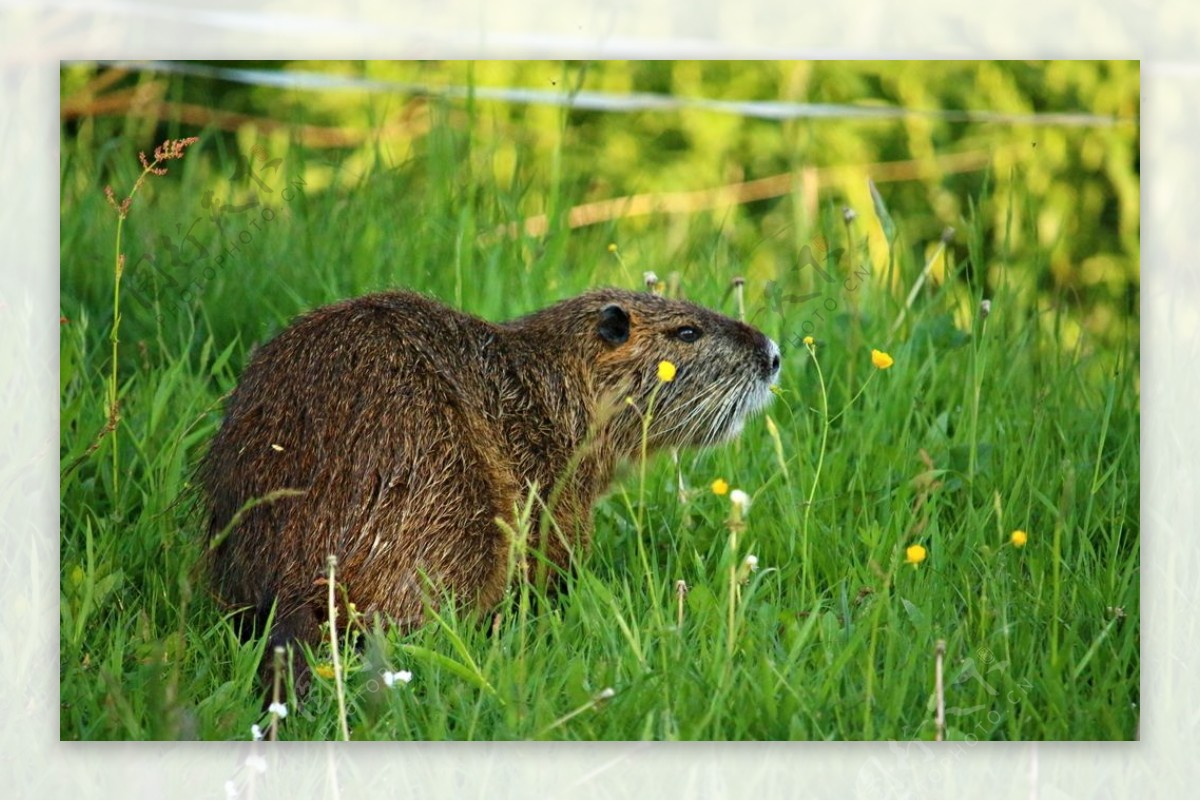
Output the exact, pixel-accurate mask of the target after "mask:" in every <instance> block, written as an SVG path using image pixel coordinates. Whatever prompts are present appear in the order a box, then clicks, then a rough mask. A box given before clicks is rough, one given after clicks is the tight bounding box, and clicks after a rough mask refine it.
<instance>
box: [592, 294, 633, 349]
mask: <svg viewBox="0 0 1200 801" xmlns="http://www.w3.org/2000/svg"><path fill="white" fill-rule="evenodd" d="M596 330H597V331H598V332H599V334H600V338H601V339H603V340H604V341H605V342H607V343H608V344H610V345H620V344H621V343H622V342H624V341H626V340H627V339H629V315H628V314H627V313H626V311H625V310H624V309H622V308H621V307H620V306H618V305H617V304H615V303H610V304H608V305H607V306H605V307H604V308H603V309H601V310H600V325H599V327H598V328H597V329H596Z"/></svg>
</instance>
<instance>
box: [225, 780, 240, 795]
mask: <svg viewBox="0 0 1200 801" xmlns="http://www.w3.org/2000/svg"><path fill="white" fill-rule="evenodd" d="M225 797H226V798H237V797H238V789H237V782H235V781H234V780H233V779H226V780H225Z"/></svg>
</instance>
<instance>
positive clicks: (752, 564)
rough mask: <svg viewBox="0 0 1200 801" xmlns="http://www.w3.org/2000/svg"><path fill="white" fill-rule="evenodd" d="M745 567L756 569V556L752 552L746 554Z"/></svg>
mask: <svg viewBox="0 0 1200 801" xmlns="http://www.w3.org/2000/svg"><path fill="white" fill-rule="evenodd" d="M746 567H748V568H750V569H751V570H752V571H753V570H758V557H757V556H755V555H754V554H752V553H748V554H746Z"/></svg>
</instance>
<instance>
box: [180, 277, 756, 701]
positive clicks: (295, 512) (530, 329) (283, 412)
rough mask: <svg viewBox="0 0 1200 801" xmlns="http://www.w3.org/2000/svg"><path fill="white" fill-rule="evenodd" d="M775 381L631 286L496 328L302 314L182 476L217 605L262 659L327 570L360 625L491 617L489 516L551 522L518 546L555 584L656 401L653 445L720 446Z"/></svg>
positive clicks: (456, 319) (406, 302) (293, 623)
mask: <svg viewBox="0 0 1200 801" xmlns="http://www.w3.org/2000/svg"><path fill="white" fill-rule="evenodd" d="M664 360H666V361H670V362H671V363H672V364H674V365H675V366H676V368H677V374H676V376H675V377H674V379H673V380H671V381H669V382H663V381H662V380H661V379H660V378H659V376H658V368H659V364H660V362H661V361H664ZM778 374H779V348H778V347H777V346H776V344H775V343H774V342H773V341H771V340H770V339H768V338H767V337H766V336H764V335H763V334H762V333H760V332H759V331H757V330H756V329H754V328H751V327H750V326H748V325H746V324H744V323H740V322H737V321H735V320H732V319H730V318H728V317H725V316H723V315H720V314H717V313H716V312H713V311H710V310H708V309H705V308H702V307H700V306H696V305H694V304H691V303H688V302H685V301H680V300H669V299H666V298H663V297H661V296H658V295H654V294H651V293H648V292H629V291H624V290H617V289H601V290H595V291H591V292H587V293H585V294H583V295H580V296H577V297H574V298H571V299H568V300H565V301H562V302H560V303H558V304H555V305H553V306H550V307H549V308H546V309H544V310H542V311H539V312H535V313H533V314H530V315H528V316H526V317H522V318H519V319H517V320H513V321H510V322H507V323H499V324H494V323H489V322H486V321H483V320H480V319H478V318H475V317H471V316H468V315H466V314H463V313H460V312H458V311H455V310H454V309H451V308H449V307H447V306H444V305H442V304H441V303H438V302H437V301H434V300H431V299H429V298H427V297H424V296H421V295H418V294H415V293H411V292H386V293H380V294H375V295H368V296H366V297H362V298H358V299H354V300H349V301H344V302H341V303H337V304H334V305H331V306H326V307H324V308H320V309H317V310H315V311H312V312H310V313H308V314H306V315H304V316H302V317H300V318H299V319H298V320H296V321H295V322H294V323H293V324H292V325H291V326H290V327H288V328H287V329H285V330H284V331H283V332H282V333H280V334H279V335H278V336H277V337H275V338H274V339H273V340H272V341H270V342H268V343H267V344H266V345H264V346H263V347H262V348H260V349H259V350H258V351H257V353H255V355H254V356H253V358H252V359H251V361H250V363H249V365H248V366H247V367H246V368H245V370H244V372H243V374H242V377H241V381H240V383H239V385H238V386H237V388H236V389H235V390H234V391H233V393H232V395H231V397H230V399H229V401H228V404H227V407H226V411H225V420H224V423H223V425H222V426H221V428H220V431H219V432H218V433H217V435H216V437H215V438H214V439H213V442H212V444H211V446H210V448H209V450H208V453H207V454H206V455H205V457H204V460H203V462H202V463H201V466H200V470H199V473H198V478H199V482H198V483H199V486H200V490H201V491H202V493H203V495H204V501H205V504H206V507H207V509H206V511H207V513H208V521H207V522H208V532H209V538H210V543H212V545H213V548H212V551H211V555H212V559H213V565H212V567H213V568H214V574H215V575H214V578H215V583H216V588H217V592H218V594H219V595H220V596H221V597H222V598H223V600H224V601H225V602H226V603H229V604H233V605H238V606H241V607H244V608H245V612H246V614H247V615H248V616H249V618H251V620H250V623H251V626H252V627H258V626H261V625H263V623H265V621H266V620H267V617H268V615H269V614H270V613H271V610H272V608H273V607H275V617H274V624H273V626H272V630H271V636H270V638H269V644H271V645H283V644H287V643H289V642H292V641H294V640H303V641H307V642H309V643H315V642H317V641H318V638H319V636H320V624H321V622H322V621H323V620H325V619H326V618H327V616H328V613H327V609H326V600H327V589H326V588H325V587H324V586H321V584H322V582H321V581H320V579H321V578H322V577H323V576H324V575H325V574H326V559H327V556H328V555H330V554H333V555H335V556H336V557H337V564H338V570H337V581H338V584H339V585H341V586H343V587H344V588H345V591H346V599H348V600H349V601H351V602H353V603H354V605H355V607H356V609H357V610H358V611H359V612H360V613H364V614H367V615H373V614H380V615H382V616H383V617H384V618H386V619H388V620H390V621H392V622H393V623H398V624H401V625H411V624H415V623H417V622H419V621H420V619H421V615H422V610H423V599H424V598H428V597H429V590H430V589H432V588H437V587H440V588H442V589H449V590H451V591H453V592H454V594H455V596H456V597H457V598H458V599H459V600H460V601H466V602H468V603H474V604H476V605H477V606H479V607H484V608H486V607H488V606H493V605H495V604H496V603H498V602H499V601H500V600H501V598H502V597H503V595H504V593H505V590H506V588H507V585H508V581H509V575H510V574H509V564H510V562H509V549H510V543H509V537H508V535H506V534H505V533H504V529H503V528H502V527H501V526H499V525H498V524H497V523H496V519H497V518H501V519H506V520H508V521H513V520H514V518H515V511H514V509H515V508H516V507H518V506H521V505H523V504H524V503H525V501H526V500H527V498H528V493H530V492H531V491H534V490H536V492H537V493H538V495H537V497H536V499H535V500H536V502H537V503H539V506H538V507H536V508H538V509H542V508H544V507H542V506H540V504H541V503H543V502H549V503H551V505H552V509H551V510H550V511H551V515H550V517H551V519H552V520H553V522H554V525H553V526H550V527H548V531H549V534H548V535H546V536H540V535H539V534H538V530H539V529H541V530H547V527H539V526H537V525H536V522H535V525H534V526H533V531H532V532H531V534H530V545H531V547H532V548H533V549H535V550H537V551H540V552H541V553H542V555H543V556H544V558H545V560H546V561H547V562H548V564H549V565H553V566H555V567H556V568H559V569H566V568H567V567H568V566H569V563H570V560H571V558H572V554H573V553H574V552H575V551H577V550H579V549H582V548H584V547H586V545H587V543H588V539H589V537H590V534H591V527H592V505H593V503H594V502H595V501H596V499H597V498H598V497H599V496H600V495H601V494H602V493H603V492H604V491H605V490H606V489H607V487H608V484H609V482H610V480H611V478H612V476H613V472H614V470H615V468H616V466H617V464H618V462H619V461H620V460H621V459H624V458H630V457H635V456H637V455H638V454H639V453H640V452H641V447H642V427H643V423H642V417H641V414H642V411H643V410H644V409H645V407H646V404H647V401H648V400H649V398H650V395H651V393H652V392H653V391H654V390H655V388H656V387H657V388H658V389H657V395H655V397H654V402H653V414H652V416H651V422H650V425H649V428H648V432H647V437H646V439H647V446H648V450H650V451H653V450H655V449H660V448H664V447H672V446H684V445H701V446H702V445H711V444H714V443H717V442H720V441H722V440H725V439H729V438H731V437H733V436H736V435H737V434H738V433H740V431H741V428H742V424H743V422H744V420H745V418H746V417H747V416H748V415H749V414H751V413H753V412H755V411H758V410H760V409H761V408H763V407H764V406H766V404H767V403H768V401H769V400H770V399H771V393H770V388H771V385H772V384H773V383H774V381H775V379H776V377H777V376H778ZM631 401H632V402H631ZM635 406H636V408H634V407H635ZM289 489H290V490H298V491H299V492H297V493H295V494H292V495H290V496H286V497H278V496H279V495H281V494H282V493H278V491H279V490H289ZM269 493H276V496H275V497H273V498H272V499H270V500H269V501H268V502H258V503H255V499H263V498H264V496H267V495H268V494H269ZM551 499H552V500H551ZM239 511H240V512H241V517H240V519H237V520H235V515H238V514H239ZM534 519H535V521H536V519H537V518H536V517H535V518H534ZM535 539H536V540H537V541H534V540H535ZM217 540H219V541H217ZM546 572H550V573H552V572H554V571H553V570H549V571H546ZM551 579H553V576H551ZM339 600H340V597H339ZM296 650H297V653H294V654H293V658H292V663H293V667H294V669H295V670H296V681H297V686H298V688H299V689H301V690H302V689H303V688H304V687H307V683H308V673H307V671H308V666H307V663H306V662H305V661H304V659H303V658H302V657H300V655H299V653H298V649H296ZM267 661H269V660H267Z"/></svg>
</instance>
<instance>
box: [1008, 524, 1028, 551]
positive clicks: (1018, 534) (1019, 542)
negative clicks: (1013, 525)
mask: <svg viewBox="0 0 1200 801" xmlns="http://www.w3.org/2000/svg"><path fill="white" fill-rule="evenodd" d="M1009 541H1010V542H1011V543H1012V544H1013V547H1014V548H1024V547H1025V543H1027V542H1029V535H1028V534H1026V533H1025V532H1024V531H1021V530H1020V529H1017V530H1016V531H1014V532H1013V533H1012V536H1011V537H1009Z"/></svg>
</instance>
